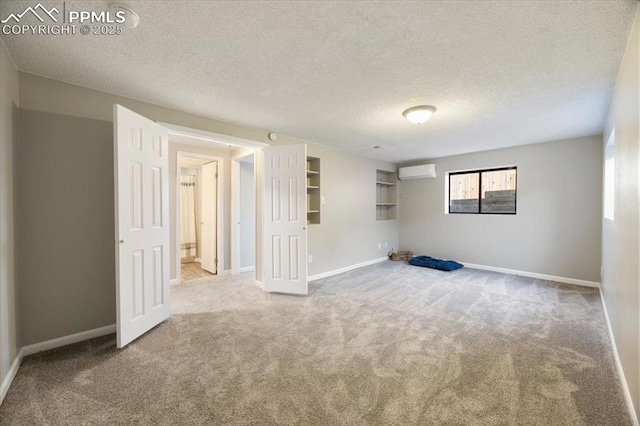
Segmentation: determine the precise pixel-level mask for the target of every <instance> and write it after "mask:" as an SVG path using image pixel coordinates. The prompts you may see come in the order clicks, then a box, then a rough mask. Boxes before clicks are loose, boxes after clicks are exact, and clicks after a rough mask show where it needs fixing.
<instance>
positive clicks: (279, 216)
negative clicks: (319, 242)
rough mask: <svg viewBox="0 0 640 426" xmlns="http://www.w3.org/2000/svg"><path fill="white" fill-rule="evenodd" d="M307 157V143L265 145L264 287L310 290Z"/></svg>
mask: <svg viewBox="0 0 640 426" xmlns="http://www.w3.org/2000/svg"><path fill="white" fill-rule="evenodd" d="M306 158H307V155H306V145H288V146H279V147H269V148H265V149H264V165H265V167H264V202H265V211H266V212H268V214H267V215H266V216H265V219H264V236H265V240H264V241H265V243H266V244H265V246H264V252H265V253H264V254H265V263H264V265H265V270H264V277H263V284H264V289H265V291H269V292H280V293H292V294H307V291H308V288H307V262H306V259H307V231H306V227H307V224H306V217H307V215H306V164H307V162H306Z"/></svg>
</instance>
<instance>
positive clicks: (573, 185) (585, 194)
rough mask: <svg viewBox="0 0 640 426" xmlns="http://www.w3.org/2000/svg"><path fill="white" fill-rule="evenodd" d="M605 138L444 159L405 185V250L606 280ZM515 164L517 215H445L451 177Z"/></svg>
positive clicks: (402, 209) (402, 242)
mask: <svg viewBox="0 0 640 426" xmlns="http://www.w3.org/2000/svg"><path fill="white" fill-rule="evenodd" d="M601 145H602V136H600V135H598V136H592V137H584V138H577V139H570V140H564V141H556V142H549V143H540V144H534V145H526V146H520V147H514V148H508V149H500V150H494V151H486V152H479V153H474V154H467V155H459V156H454V157H446V158H439V159H436V160H433V161H429V163H435V164H436V165H437V177H436V178H434V179H420V180H406V181H402V182H401V183H400V245H401V248H402V249H403V250H412V251H413V252H414V253H415V254H424V255H430V256H435V257H440V258H447V259H455V260H458V261H462V262H469V263H475V264H480V265H487V266H494V267H500V268H507V269H514V270H519V271H526V272H534V273H540V274H548V275H554V276H559V277H566V278H575V279H580V280H587V281H594V282H598V281H600V244H601V235H600V232H601V231H600V229H601V218H600V217H601V210H602V193H601V192H602V147H601ZM510 165H515V166H517V167H518V175H517V214H516V215H476V214H445V205H446V203H447V201H446V195H445V179H446V173H447V172H453V171H460V170H469V169H478V168H494V167H500V166H510Z"/></svg>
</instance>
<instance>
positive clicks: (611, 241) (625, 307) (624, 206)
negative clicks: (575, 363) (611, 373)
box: [602, 12, 640, 414]
mask: <svg viewBox="0 0 640 426" xmlns="http://www.w3.org/2000/svg"><path fill="white" fill-rule="evenodd" d="M614 129H615V179H614V181H615V183H614V191H613V192H614V200H615V201H614V220H613V221H612V220H609V219H605V218H603V219H602V220H603V224H602V228H603V233H602V240H603V252H602V292H603V296H604V301H605V304H606V306H607V312H608V314H609V320H610V322H611V328H612V330H613V334H614V338H615V341H616V346H617V349H618V354H619V355H620V361H621V363H622V367H623V370H624V375H625V378H626V380H627V384H628V386H629V390H630V392H631V397H632V400H633V402H634V405H635V411H636V413H638V414H640V270H639V268H640V170H639V168H640V12H638V14H637V15H636V20H635V25H634V29H633V32H632V35H631V40H630V43H629V46H628V48H627V52H626V54H625V56H624V60H623V62H622V67H621V70H620V74H619V76H618V82H617V84H616V89H615V91H614V94H613V98H612V99H611V107H610V110H609V116H608V120H607V125H606V129H605V133H604V143H605V144H606V143H607V139H608V138H609V135H610V134H611V132H612V130H614Z"/></svg>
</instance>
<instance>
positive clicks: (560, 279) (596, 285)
mask: <svg viewBox="0 0 640 426" xmlns="http://www.w3.org/2000/svg"><path fill="white" fill-rule="evenodd" d="M460 263H462V264H463V265H464V266H465V267H467V268H471V269H482V270H483V271H493V272H501V273H503V274H511V275H521V276H523V277H529V278H538V279H541V280H547V281H555V282H558V283H565V284H573V285H580V286H583V287H594V288H600V283H599V282H595V281H587V280H579V279H577V278H566V277H558V276H556V275H547V274H538V273H537V272H527V271H518V270H516V269H507V268H499V267H497V266H487V265H478V264H475V263H468V262H462V261H461V262H460Z"/></svg>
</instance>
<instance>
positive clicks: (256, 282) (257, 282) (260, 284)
mask: <svg viewBox="0 0 640 426" xmlns="http://www.w3.org/2000/svg"><path fill="white" fill-rule="evenodd" d="M254 284H255V285H256V287H258V288H259V289H260V290H262V291H264V284H262V281H258V280H256V281H254Z"/></svg>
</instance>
